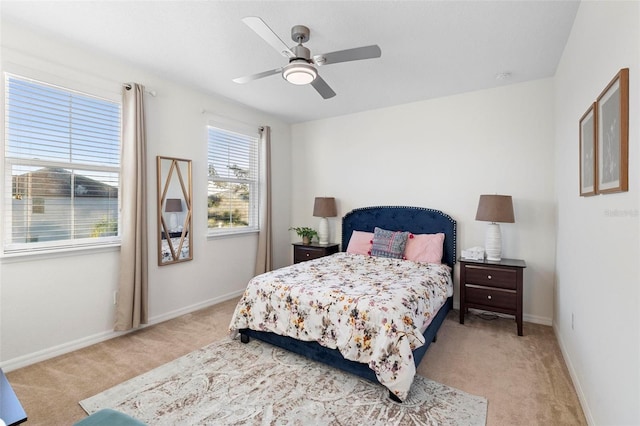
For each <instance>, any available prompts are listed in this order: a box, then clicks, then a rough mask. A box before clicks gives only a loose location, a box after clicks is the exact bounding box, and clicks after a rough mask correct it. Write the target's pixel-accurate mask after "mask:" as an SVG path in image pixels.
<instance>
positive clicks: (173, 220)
mask: <svg viewBox="0 0 640 426" xmlns="http://www.w3.org/2000/svg"><path fill="white" fill-rule="evenodd" d="M177 229H178V215H177V214H175V213H171V214H169V232H175V231H176V230H177Z"/></svg>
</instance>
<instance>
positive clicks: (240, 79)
mask: <svg viewBox="0 0 640 426" xmlns="http://www.w3.org/2000/svg"><path fill="white" fill-rule="evenodd" d="M281 72H282V68H276V69H275V70H269V71H263V72H259V73H257V74H251V75H245V76H244V77H238V78H234V79H233V81H234V82H236V83H239V84H244V83H248V82H250V81H253V80H257V79H259V78H264V77H269V76H270V75H274V74H279V73H281Z"/></svg>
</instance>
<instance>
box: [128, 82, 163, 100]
mask: <svg viewBox="0 0 640 426" xmlns="http://www.w3.org/2000/svg"><path fill="white" fill-rule="evenodd" d="M122 87H124V88H125V89H127V90H131V85H130V84H129V83H125V84H123V85H122ZM144 93H148V94H150V95H151V96H153V97H154V98H155V97H156V96H157V94H158V93H157V92H156V91H155V90H148V89H147V88H145V89H144Z"/></svg>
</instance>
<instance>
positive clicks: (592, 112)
mask: <svg viewBox="0 0 640 426" xmlns="http://www.w3.org/2000/svg"><path fill="white" fill-rule="evenodd" d="M596 110H597V109H596V103H595V102H594V103H592V104H591V106H589V108H588V109H587V111H586V112H585V113H584V114H583V115H582V117H580V196H581V197H588V196H591V195H596V194H597V193H598V161H597V158H596V157H597V152H598V150H597V146H596V145H597V140H596V131H597V126H596V124H597V120H596Z"/></svg>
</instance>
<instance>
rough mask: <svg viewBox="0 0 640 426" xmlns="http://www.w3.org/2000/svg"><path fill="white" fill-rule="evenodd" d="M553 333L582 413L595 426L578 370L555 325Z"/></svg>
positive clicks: (588, 422)
mask: <svg viewBox="0 0 640 426" xmlns="http://www.w3.org/2000/svg"><path fill="white" fill-rule="evenodd" d="M553 332H554V334H555V335H556V340H557V341H558V345H559V346H560V352H562V357H563V358H564V363H565V364H566V366H567V369H568V370H569V376H571V381H572V382H573V387H574V388H575V390H576V394H577V395H578V400H579V401H580V406H581V407H582V412H583V413H584V417H585V418H586V419H587V424H589V425H595V424H596V422H595V421H594V420H593V415H592V414H591V410H590V409H589V404H587V398H586V396H585V394H584V391H583V390H582V386H581V385H580V380H578V375H577V374H576V370H575V368H574V367H573V363H572V362H571V357H570V356H569V353H568V352H567V348H566V346H565V345H564V341H563V339H562V335H561V334H560V331H559V330H558V328H557V327H556V326H555V325H554V326H553Z"/></svg>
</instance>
